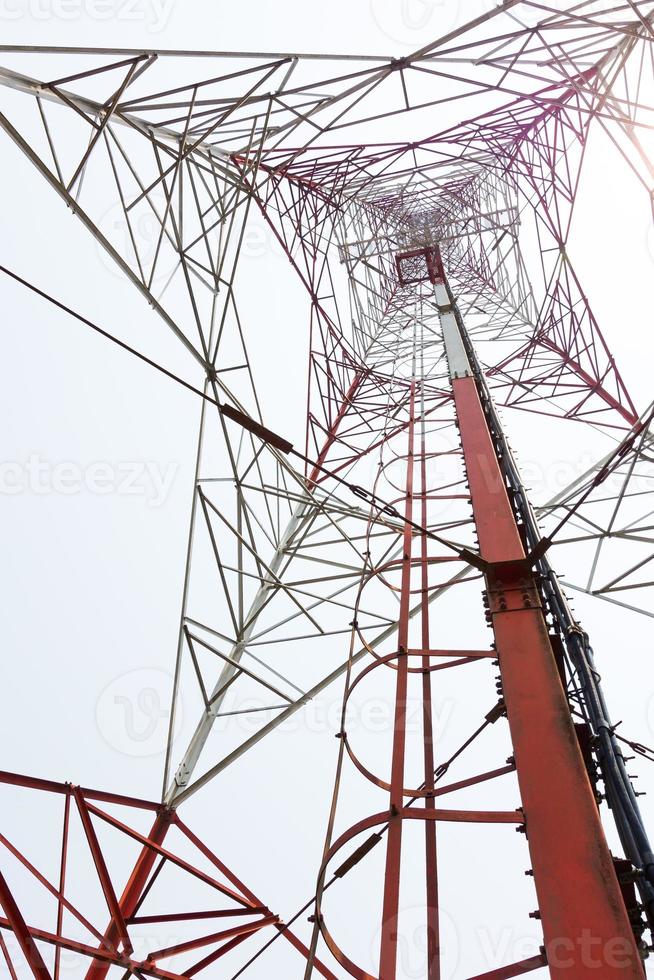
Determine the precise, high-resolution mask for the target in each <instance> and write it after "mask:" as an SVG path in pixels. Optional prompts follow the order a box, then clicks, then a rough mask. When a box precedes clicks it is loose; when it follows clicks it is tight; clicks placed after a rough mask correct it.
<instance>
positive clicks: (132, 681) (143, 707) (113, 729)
mask: <svg viewBox="0 0 654 980" xmlns="http://www.w3.org/2000/svg"><path fill="white" fill-rule="evenodd" d="M171 690H172V677H171V675H170V674H169V673H167V672H166V671H165V670H158V669H156V668H154V667H143V668H139V669H137V670H130V671H128V672H127V673H126V674H121V675H120V677H116V678H115V679H114V680H113V681H112V682H111V683H110V684H108V685H107V687H105V689H104V691H103V692H102V694H101V695H100V697H99V698H98V703H97V705H96V710H95V719H96V723H97V726H98V730H99V732H100V734H101V735H102V737H103V738H104V740H105V742H106V743H107V744H108V745H110V746H111V748H112V749H115V750H116V752H120V753H122V754H123V755H129V756H133V757H137V758H145V757H148V756H153V755H159V754H161V753H162V752H164V751H165V748H166V740H167V737H168V727H169V723H170V696H171ZM181 727H182V704H181V701H180V699H179V698H178V701H177V707H176V710H175V731H174V733H173V738H175V737H177V735H178V734H179V732H180V730H181Z"/></svg>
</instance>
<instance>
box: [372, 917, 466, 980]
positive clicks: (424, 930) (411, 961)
mask: <svg viewBox="0 0 654 980" xmlns="http://www.w3.org/2000/svg"><path fill="white" fill-rule="evenodd" d="M390 932H396V934H397V980H418V978H422V977H426V976H427V973H428V966H429V959H430V956H433V953H434V940H433V939H432V938H431V936H430V929H429V924H428V922H427V915H426V909H425V906H424V905H420V906H418V905H414V906H411V907H410V908H405V909H401V910H400V912H399V915H398V917H397V929H396V930H395V929H392V930H390ZM381 938H382V930H381V928H380V929H378V930H377V933H376V934H375V937H374V939H373V942H372V946H371V965H373V964H375V965H378V964H379V950H380V947H381ZM438 942H439V945H440V969H441V972H440V976H441V980H454V978H455V977H456V976H457V975H458V974H457V969H458V966H459V959H460V955H461V951H460V942H459V932H458V929H457V927H456V923H455V922H454V919H453V918H452V917H451V916H450V915H448V914H447V912H445V911H444V910H443V909H442V908H439V909H438ZM374 968H375V966H374V965H373V969H374ZM375 975H376V974H375Z"/></svg>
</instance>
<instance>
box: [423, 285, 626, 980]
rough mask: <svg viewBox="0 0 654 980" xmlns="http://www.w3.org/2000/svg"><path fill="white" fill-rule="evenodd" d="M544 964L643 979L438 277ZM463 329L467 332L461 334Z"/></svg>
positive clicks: (555, 972)
mask: <svg viewBox="0 0 654 980" xmlns="http://www.w3.org/2000/svg"><path fill="white" fill-rule="evenodd" d="M435 293H436V300H437V303H438V307H439V312H440V314H441V322H442V329H443V338H444V343H445V349H446V354H447V358H448V363H449V369H450V377H451V383H452V391H453V395H454V403H455V409H456V415H457V420H458V425H459V432H460V437H461V445H462V449H463V456H464V460H465V465H466V470H467V476H468V483H469V486H470V496H471V501H472V509H473V517H474V521H475V526H476V529H477V535H478V538H479V548H480V552H481V555H482V557H483V558H484V559H485V560H486V561H487V562H488V563H489V568H488V571H487V572H486V576H485V577H486V585H487V589H488V595H489V604H490V616H491V621H492V626H493V631H494V634H495V643H496V646H497V653H498V658H499V663H500V673H501V678H502V686H503V692H504V701H505V704H506V712H507V717H508V722H509V726H510V731H511V738H512V741H513V747H514V754H515V764H516V770H517V775H518V782H519V786H520V793H521V797H522V804H523V809H524V815H525V820H526V832H527V837H528V844H529V851H530V855H531V861H532V866H533V873H534V883H535V886H536V892H537V895H538V902H539V913H540V918H541V921H542V926H543V933H544V937H545V949H546V954H547V959H548V966H549V971H550V976H551V977H553V978H557V980H564V978H565V980H570V978H573V977H574V980H591V978H597V977H599V976H601V977H602V980H612V978H618V977H620V978H622V980H642V978H643V977H644V971H643V965H642V962H641V959H640V956H639V953H638V950H637V947H636V942H635V939H634V936H633V933H632V930H631V926H630V923H629V919H628V916H627V912H626V909H625V906H624V902H623V900H622V897H621V894H620V889H619V885H618V881H617V878H616V874H615V870H614V867H613V862H612V859H611V855H610V852H609V849H608V846H607V843H606V840H605V837H604V832H603V829H602V825H601V821H600V817H599V813H598V808H597V804H596V802H595V798H594V795H593V792H592V789H591V786H590V782H589V779H588V776H587V774H586V770H585V766H584V762H583V759H582V755H581V751H580V749H579V744H578V742H577V738H576V735H575V731H574V727H573V724H572V719H571V716H570V710H569V706H568V703H567V699H566V696H565V692H564V690H563V686H562V684H561V681H560V678H559V673H558V670H557V666H556V663H555V659H554V653H553V650H552V645H551V642H550V639H549V634H548V629H547V624H546V622H545V617H544V614H543V611H542V609H541V606H540V597H539V593H538V589H537V583H536V579H535V576H534V573H533V571H532V570H531V569H530V568H529V567H528V566H527V564H526V562H525V560H524V559H525V552H524V548H523V546H522V541H521V538H520V534H519V530H518V526H517V522H516V518H515V515H514V513H513V509H512V507H511V504H510V502H509V497H508V494H507V491H506V486H505V482H504V478H503V475H502V471H501V468H500V464H499V461H498V458H497V454H496V452H495V447H494V444H493V440H492V438H491V434H490V431H489V428H488V424H487V421H486V416H485V414H484V410H483V406H482V403H481V400H480V397H479V392H478V390H477V385H476V381H475V378H474V374H473V371H472V369H471V365H470V363H469V360H468V357H467V353H466V349H465V345H464V343H463V337H462V335H461V332H460V329H459V322H457V317H456V316H455V315H454V310H453V307H452V306H451V303H450V297H449V293H448V291H447V288H446V285H445V283H444V282H443V283H437V284H436V286H435ZM466 339H467V338H466Z"/></svg>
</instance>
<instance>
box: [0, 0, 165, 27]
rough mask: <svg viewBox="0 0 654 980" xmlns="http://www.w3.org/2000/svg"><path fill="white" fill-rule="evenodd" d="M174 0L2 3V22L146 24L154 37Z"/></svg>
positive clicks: (4, 0)
mask: <svg viewBox="0 0 654 980" xmlns="http://www.w3.org/2000/svg"><path fill="white" fill-rule="evenodd" d="M174 5H175V0H0V21H3V20H4V21H17V20H27V19H29V20H35V21H48V20H50V21H52V20H61V21H65V22H67V23H70V22H71V21H76V20H92V21H100V22H103V21H104V22H106V21H110V20H112V21H121V22H127V23H131V24H143V25H144V26H145V28H146V29H147V30H148V31H150V32H151V33H152V34H156V33H158V32H159V31H163V30H164V29H165V27H166V25H167V24H168V21H169V20H170V15H171V13H172V10H173V7H174Z"/></svg>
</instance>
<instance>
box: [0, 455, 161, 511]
mask: <svg viewBox="0 0 654 980" xmlns="http://www.w3.org/2000/svg"><path fill="white" fill-rule="evenodd" d="M178 468H179V466H178V464H177V463H165V464H160V463H157V462H154V461H152V460H147V461H146V460H136V461H123V462H119V463H109V462H94V463H89V464H88V465H87V466H81V465H80V464H79V463H73V462H57V463H52V462H51V461H50V460H47V459H43V458H42V457H41V456H39V455H38V454H37V453H33V454H32V455H31V456H29V457H28V459H26V460H25V461H18V460H13V461H12V460H4V461H2V462H0V495H4V496H16V495H18V494H24V493H31V494H35V495H37V496H48V495H52V494H58V495H63V496H74V495H75V494H79V493H84V492H86V493H91V494H96V495H98V496H106V495H108V494H117V495H119V496H127V495H130V496H138V497H144V498H145V501H146V503H147V505H148V507H152V508H156V507H162V506H163V504H165V502H166V500H167V499H168V496H169V495H170V491H171V489H172V486H173V483H174V480H175V477H176V475H177V470H178Z"/></svg>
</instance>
